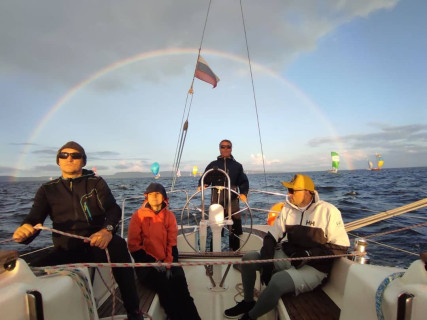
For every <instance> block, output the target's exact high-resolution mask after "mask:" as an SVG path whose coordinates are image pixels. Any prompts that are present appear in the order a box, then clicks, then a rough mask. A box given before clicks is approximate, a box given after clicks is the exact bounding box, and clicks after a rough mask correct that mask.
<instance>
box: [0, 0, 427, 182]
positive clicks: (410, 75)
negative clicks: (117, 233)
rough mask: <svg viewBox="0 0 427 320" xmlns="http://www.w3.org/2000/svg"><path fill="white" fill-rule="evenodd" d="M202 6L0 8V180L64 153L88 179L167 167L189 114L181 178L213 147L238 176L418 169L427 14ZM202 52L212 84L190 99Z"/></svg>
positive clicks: (387, 0) (187, 1)
mask: <svg viewBox="0 0 427 320" xmlns="http://www.w3.org/2000/svg"><path fill="white" fill-rule="evenodd" d="M209 3H210V2H209V1H208V0H180V1H176V0H163V1H159V0H145V1H142V0H141V1H137V0H132V1H130V0H122V1H113V0H110V1H108V0H92V1H86V0H85V1H83V0H74V1H57V0H38V1H24V0H3V1H1V2H0V111H1V117H0V148H1V154H0V175H11V176H16V177H28V176H32V177H33V176H58V175H59V174H60V171H59V168H58V166H57V165H56V162H55V155H56V152H57V150H58V148H59V147H60V146H62V145H63V144H64V143H65V142H67V141H69V140H74V141H77V142H79V143H80V144H81V145H82V146H83V147H84V148H85V150H86V154H87V157H88V161H87V166H86V167H87V168H89V169H91V168H96V169H97V172H98V174H100V175H110V174H114V173H115V172H125V171H138V172H149V171H150V166H151V164H152V163H153V162H158V163H159V164H160V172H162V171H167V170H171V169H172V165H173V163H174V159H175V155H176V150H177V145H178V141H179V137H180V129H181V123H182V119H183V117H184V118H186V117H187V116H188V121H189V128H188V131H187V135H186V139H185V144H184V149H183V153H182V157H181V162H180V170H181V171H191V170H192V168H193V166H198V167H199V170H201V169H203V168H205V166H206V165H207V164H208V163H209V162H210V161H212V160H214V159H215V158H216V157H217V156H218V155H219V151H218V144H219V142H220V140H222V139H229V140H231V141H232V142H233V155H234V157H235V158H236V160H237V161H239V162H240V163H242V164H243V167H244V168H245V170H246V171H247V172H251V171H263V170H264V167H265V170H266V171H267V172H277V171H280V172H294V171H300V172H305V171H317V170H328V169H330V168H331V158H330V153H331V151H335V152H338V153H339V155H340V158H341V162H340V169H342V170H354V169H365V168H367V166H368V165H367V163H368V160H371V161H374V160H375V154H377V153H378V154H381V155H382V157H383V159H384V168H396V167H415V166H426V164H427V111H426V110H427V106H426V105H427V97H426V94H425V92H427V84H426V83H427V82H426V74H427V62H426V59H425V55H426V52H427V37H426V30H427V19H425V13H426V12H427V2H426V1H424V0H400V1H399V0H360V1H352V0H348V1H346V0H330V1H314V0H306V1H291V0H289V1H288V0H272V1H271V0H266V1H258V0H243V1H242V8H243V16H244V24H243V22H242V14H241V12H240V1H239V0H212V2H211V3H210V6H209ZM208 8H209V14H208V15H207V12H208ZM206 17H207V19H206ZM205 21H206V27H204V25H205ZM243 26H245V28H244V27H243ZM203 31H204V32H203ZM245 32H246V33H245ZM245 34H246V38H245ZM202 36H203V37H202ZM246 42H247V44H248V50H247V48H246ZM199 48H201V51H200V53H201V55H202V57H203V58H204V59H205V60H206V62H207V63H208V64H209V66H210V67H211V69H212V70H213V72H215V73H216V75H217V76H218V77H219V78H220V81H219V83H218V86H217V87H216V88H212V86H211V85H210V84H208V83H206V82H203V81H200V80H198V79H196V80H194V84H193V90H194V93H193V95H189V94H188V91H189V89H190V87H191V84H192V81H193V74H194V68H195V66H196V61H197V55H198V50H199ZM248 56H249V58H250V62H251V64H250V65H249V63H248ZM251 74H252V78H251ZM262 159H264V161H262Z"/></svg>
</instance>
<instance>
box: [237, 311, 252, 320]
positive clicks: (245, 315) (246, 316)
mask: <svg viewBox="0 0 427 320" xmlns="http://www.w3.org/2000/svg"><path fill="white" fill-rule="evenodd" d="M239 320H253V319H252V318H251V317H249V315H248V314H247V313H245V314H244V315H243V317H241V318H239Z"/></svg>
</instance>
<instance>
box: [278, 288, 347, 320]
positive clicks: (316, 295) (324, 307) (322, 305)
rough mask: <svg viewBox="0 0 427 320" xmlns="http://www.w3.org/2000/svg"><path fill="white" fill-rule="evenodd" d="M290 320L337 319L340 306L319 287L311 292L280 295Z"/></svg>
mask: <svg viewBox="0 0 427 320" xmlns="http://www.w3.org/2000/svg"><path fill="white" fill-rule="evenodd" d="M282 301H283V304H284V305H285V307H286V310H287V312H288V314H289V317H290V319H291V320H297V319H298V320H338V319H339V317H340V312H341V310H340V308H339V307H338V306H337V305H336V304H335V303H334V302H333V301H332V300H331V298H329V297H328V295H327V294H326V293H325V292H324V291H323V290H322V289H321V288H320V287H319V288H317V289H315V290H314V291H312V292H306V293H303V294H300V295H298V296H295V295H294V294H293V293H288V294H285V295H283V296H282Z"/></svg>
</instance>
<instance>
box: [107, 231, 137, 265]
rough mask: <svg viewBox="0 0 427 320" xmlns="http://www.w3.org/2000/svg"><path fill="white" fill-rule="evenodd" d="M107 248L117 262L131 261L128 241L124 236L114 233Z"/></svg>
mask: <svg viewBox="0 0 427 320" xmlns="http://www.w3.org/2000/svg"><path fill="white" fill-rule="evenodd" d="M107 248H108V252H109V254H110V257H111V259H113V260H114V261H115V262H130V261H131V259H130V254H129V251H128V248H127V245H126V241H125V240H124V239H123V238H121V237H119V236H116V235H114V236H113V238H112V239H111V241H110V243H109V244H108V247H107Z"/></svg>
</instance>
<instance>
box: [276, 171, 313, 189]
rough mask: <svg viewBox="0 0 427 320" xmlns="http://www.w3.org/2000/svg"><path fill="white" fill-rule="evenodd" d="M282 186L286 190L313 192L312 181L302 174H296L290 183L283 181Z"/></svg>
mask: <svg viewBox="0 0 427 320" xmlns="http://www.w3.org/2000/svg"><path fill="white" fill-rule="evenodd" d="M282 184H283V185H284V186H285V187H286V188H288V189H294V190H308V191H314V183H313V180H311V179H310V177H309V176H305V175H303V174H296V175H294V177H293V178H292V181H291V182H285V181H283V182H282Z"/></svg>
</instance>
